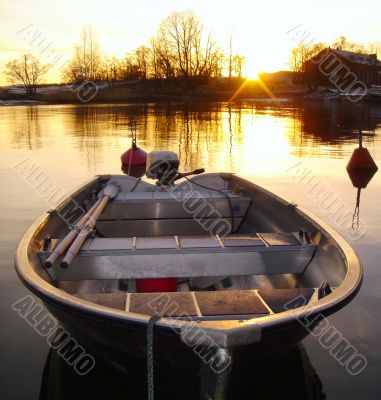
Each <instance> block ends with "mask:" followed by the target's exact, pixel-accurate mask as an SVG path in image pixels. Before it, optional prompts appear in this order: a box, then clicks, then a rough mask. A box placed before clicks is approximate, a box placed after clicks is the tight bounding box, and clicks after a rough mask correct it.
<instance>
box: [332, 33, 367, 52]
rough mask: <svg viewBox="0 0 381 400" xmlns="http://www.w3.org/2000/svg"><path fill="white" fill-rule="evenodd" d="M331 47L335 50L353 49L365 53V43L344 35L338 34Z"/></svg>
mask: <svg viewBox="0 0 381 400" xmlns="http://www.w3.org/2000/svg"><path fill="white" fill-rule="evenodd" d="M332 48H334V49H337V50H346V51H353V52H355V53H361V54H367V53H368V51H367V49H366V48H365V45H363V44H361V43H355V42H351V41H349V40H348V39H347V38H346V37H345V36H339V37H338V38H336V39H335V40H334V42H333V43H332Z"/></svg>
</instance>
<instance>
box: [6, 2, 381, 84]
mask: <svg viewBox="0 0 381 400" xmlns="http://www.w3.org/2000/svg"><path fill="white" fill-rule="evenodd" d="M184 10H193V11H195V12H196V13H197V15H198V16H199V18H200V19H201V21H202V22H203V24H204V27H205V29H206V30H207V31H211V32H212V34H213V37H214V38H215V39H216V41H217V42H218V45H219V47H221V48H222V49H223V50H227V48H228V43H229V37H230V35H232V37H233V51H234V52H237V53H240V54H243V55H244V56H245V57H246V64H245V69H244V73H245V75H247V76H248V77H255V76H256V75H257V73H258V72H260V71H269V72H272V71H276V70H282V69H288V65H287V61H288V57H289V52H290V49H291V48H292V47H293V46H295V45H297V44H298V43H299V42H300V40H301V38H305V41H311V42H313V41H316V42H319V41H324V42H328V43H331V42H332V41H333V40H334V39H335V38H336V37H338V36H339V35H345V36H346V37H347V38H348V39H349V40H352V41H356V42H362V43H367V42H376V41H381V24H380V20H379V15H380V10H381V4H380V0H362V1H361V4H359V2H351V1H348V0H345V1H342V0H335V1H332V0H320V1H307V0H305V1H301V0H288V1H287V2H286V1H282V0H279V1H275V0H262V1H256V0H251V1H249V0H234V1H232V2H231V1H225V0H217V1H215V0H192V1H190V0H176V1H174V0H159V1H148V0H134V1H131V0H107V1H100V0H61V1H58V0H33V1H32V0H13V1H9V0H0V85H4V84H6V80H5V77H4V74H3V71H4V65H5V63H6V62H7V61H9V60H11V59H14V58H18V57H19V56H21V55H22V54H25V53H32V54H35V55H36V56H38V57H39V59H40V61H41V62H43V63H52V64H53V63H54V67H53V68H52V70H51V71H50V73H49V75H48V76H47V81H49V82H59V81H60V76H61V68H62V66H63V65H64V64H65V62H67V60H68V59H70V56H71V54H72V52H73V48H74V46H75V44H76V43H77V42H78V41H79V38H80V34H81V31H82V29H83V28H84V27H85V26H91V27H92V29H93V30H94V31H95V33H96V38H97V41H98V42H99V44H100V47H101V50H102V52H104V53H105V54H110V55H111V54H116V55H118V56H123V55H124V54H125V53H126V52H130V51H132V50H134V49H135V48H136V47H138V46H140V45H142V44H148V41H149V38H150V37H152V36H153V35H155V32H156V30H157V28H158V25H159V23H160V21H161V20H162V19H163V18H165V17H166V16H167V15H169V14H170V13H171V12H172V11H184ZM36 37H37V38H36ZM33 38H35V40H33Z"/></svg>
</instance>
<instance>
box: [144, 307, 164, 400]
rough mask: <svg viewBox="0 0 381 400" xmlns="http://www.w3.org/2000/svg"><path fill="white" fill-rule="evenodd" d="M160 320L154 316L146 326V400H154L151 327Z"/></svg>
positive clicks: (158, 316) (157, 316)
mask: <svg viewBox="0 0 381 400" xmlns="http://www.w3.org/2000/svg"><path fill="white" fill-rule="evenodd" d="M160 318H161V316H160V315H157V314H154V315H152V317H151V318H150V319H149V321H148V326H147V392H148V400H154V376H153V326H154V325H155V324H156V322H157V321H159V320H160Z"/></svg>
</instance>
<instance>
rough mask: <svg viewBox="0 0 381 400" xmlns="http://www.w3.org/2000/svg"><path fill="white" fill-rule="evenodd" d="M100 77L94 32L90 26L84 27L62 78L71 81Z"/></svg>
mask: <svg viewBox="0 0 381 400" xmlns="http://www.w3.org/2000/svg"><path fill="white" fill-rule="evenodd" d="M100 77H101V54H100V50H99V45H98V43H97V41H96V39H95V34H94V32H93V30H92V29H91V28H84V29H83V31H82V35H81V41H80V43H79V44H78V45H77V46H76V47H75V50H74V55H73V57H72V59H71V60H70V63H69V65H68V66H67V67H66V68H65V70H64V73H63V78H64V79H65V80H66V81H68V82H71V83H81V82H86V81H96V80H98V79H100Z"/></svg>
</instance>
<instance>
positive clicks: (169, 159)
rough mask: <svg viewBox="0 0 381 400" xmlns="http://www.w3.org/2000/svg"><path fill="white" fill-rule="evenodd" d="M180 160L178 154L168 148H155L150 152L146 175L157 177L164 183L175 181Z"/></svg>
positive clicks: (152, 177)
mask: <svg viewBox="0 0 381 400" xmlns="http://www.w3.org/2000/svg"><path fill="white" fill-rule="evenodd" d="M179 165H180V161H179V158H178V156H177V154H176V153H175V152H173V151H168V150H154V151H151V152H150V153H148V156H147V164H146V175H147V177H148V178H151V179H157V180H158V182H159V183H160V184H162V185H168V184H171V183H173V180H174V178H175V176H176V175H177V174H178V172H179Z"/></svg>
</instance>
